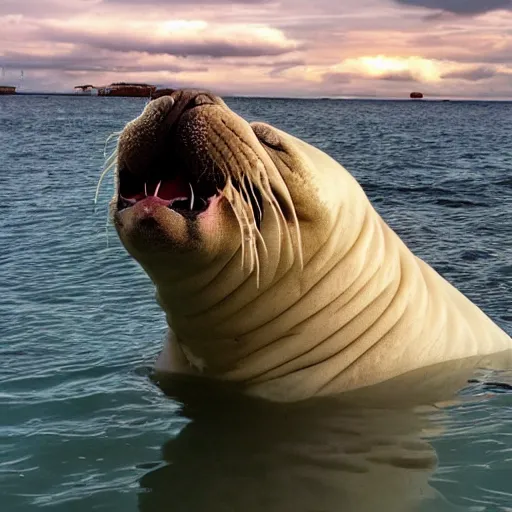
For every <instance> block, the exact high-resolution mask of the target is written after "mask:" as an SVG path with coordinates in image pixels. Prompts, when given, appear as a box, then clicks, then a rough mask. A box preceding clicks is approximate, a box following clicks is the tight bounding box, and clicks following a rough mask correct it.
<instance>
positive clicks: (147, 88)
mask: <svg viewBox="0 0 512 512" xmlns="http://www.w3.org/2000/svg"><path fill="white" fill-rule="evenodd" d="M156 89H157V88H156V85H150V84H136V83H127V82H115V83H112V84H110V85H107V86H104V87H95V86H94V85H91V84H86V85H77V86H76V87H75V93H76V94H80V95H88V96H123V97H138V98H149V97H151V96H152V95H153V93H154V92H155V91H156Z"/></svg>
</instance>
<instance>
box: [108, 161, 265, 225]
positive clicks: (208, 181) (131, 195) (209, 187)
mask: <svg viewBox="0 0 512 512" xmlns="http://www.w3.org/2000/svg"><path fill="white" fill-rule="evenodd" d="M186 174H187V173H182V174H176V175H175V176H173V177H164V176H160V177H158V175H157V177H155V176H152V177H151V178H150V179H148V180H144V179H143V178H141V177H139V176H136V175H135V174H133V173H131V172H130V171H129V170H127V169H125V168H121V169H119V174H118V176H119V194H118V201H117V210H118V211H122V210H125V209H126V208H130V207H132V206H134V205H135V204H137V203H138V202H139V201H143V200H144V199H146V198H148V197H151V196H152V197H154V198H156V199H157V200H159V201H160V202H161V204H162V205H165V206H167V207H168V208H169V209H171V210H174V211H176V212H177V213H179V214H180V215H182V216H183V217H187V218H195V217H196V216H197V215H199V214H200V213H202V212H204V211H206V210H207V209H208V206H209V205H210V203H211V202H212V201H213V200H214V199H215V198H216V197H218V196H220V195H221V194H222V189H223V187H224V185H225V180H224V179H223V178H222V176H221V175H219V174H214V173H209V174H208V175H207V176H204V175H203V177H202V178H201V179H199V180H196V179H194V178H193V176H191V175H189V176H187V175H186ZM187 178H188V179H187ZM246 179H247V178H246ZM223 181H224V183H223ZM233 186H234V188H235V189H236V190H238V192H240V194H241V196H242V197H244V199H245V200H246V201H247V202H248V203H249V204H250V205H251V208H252V211H253V212H254V216H255V222H256V226H257V227H258V229H259V227H260V225H261V220H262V213H263V199H262V196H261V193H260V191H259V190H258V188H257V187H255V186H254V185H253V186H252V191H253V194H249V195H248V196H247V195H246V193H245V191H244V188H243V187H240V184H239V183H237V182H236V181H233ZM246 187H247V185H246ZM245 190H247V188H245Z"/></svg>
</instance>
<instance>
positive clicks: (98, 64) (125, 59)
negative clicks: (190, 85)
mask: <svg viewBox="0 0 512 512" xmlns="http://www.w3.org/2000/svg"><path fill="white" fill-rule="evenodd" d="M0 63H1V64H2V66H4V67H6V68H11V69H24V70H48V71H54V70H60V71H87V72H91V73H100V72H106V71H114V72H117V73H131V72H137V73H144V72H152V71H163V72H166V73H169V72H172V73H182V72H197V71H207V70H208V67H207V66H204V65H203V66H199V65H179V64H177V63H176V62H168V61H167V60H166V59H162V60H161V61H160V62H158V61H157V62H144V61H143V60H142V61H140V60H137V59H136V58H135V59H134V56H133V55H112V54H110V53H109V52H104V53H103V54H97V53H96V54H91V51H90V48H79V49H75V50H73V51H71V52H68V53H65V54H61V55H55V54H51V55H41V54H40V55H37V54H33V53H22V52H6V53H5V54H4V55H3V56H2V57H1V59H0Z"/></svg>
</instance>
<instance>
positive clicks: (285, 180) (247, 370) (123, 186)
mask: <svg viewBox="0 0 512 512" xmlns="http://www.w3.org/2000/svg"><path fill="white" fill-rule="evenodd" d="M318 122H321V119H319V120H318ZM115 162H116V176H117V178H116V192H115V195H114V197H113V199H112V202H111V212H112V217H113V219H114V223H115V226H116V229H117V232H118V234H119V237H120V239H121V241H122V243H123V245H124V246H125V248H126V250H127V251H128V252H129V254H130V255H131V256H132V257H133V258H135V259H136V260H137V261H138V262H139V264H140V265H141V266H142V267H143V268H144V270H145V271H146V272H147V274H148V276H149V277H150V278H151V280H152V281H153V283H154V285H155V288H156V294H157V300H158V302H159V304H160V305H161V307H162V309H163V311H164V312H165V315H166V318H167V322H168V324H169V335H168V339H167V341H166V343H165V346H164V349H163V351H162V354H161V355H160V357H159V360H158V361H157V365H156V368H157V370H158V371H159V372H161V373H162V374H169V373H171V374H172V373H185V374H192V375H193V374H197V375H202V376H204V377H208V378H213V379H216V380H220V381H228V382H232V383H235V384H237V385H238V386H240V387H241V388H242V389H243V390H244V391H246V392H247V393H249V394H253V395H257V396H260V397H264V398H268V399H271V400H277V401H287V402H288V401H295V400H302V399H305V398H309V397H313V396H317V397H318V396H324V395H332V394H336V393H339V392H342V391H350V390H356V389H359V388H364V387H366V386H370V385H374V384H377V383H379V382H383V381H386V380H388V379H391V378H393V377H396V376H399V375H402V374H405V373H407V372H410V371H413V370H417V369H420V368H424V367H429V366H431V365H435V364H438V363H442V362H446V361H456V360H460V359H464V358H470V357H471V358H473V359H474V358H476V359H477V363H475V364H477V365H478V366H485V365H486V364H488V359H489V356H491V355H493V354H496V353H503V354H505V353H507V354H508V351H510V350H511V349H512V340H511V339H510V337H509V336H508V335H507V334H506V333H505V332H504V331H503V330H502V329H500V328H499V327H498V326H497V325H496V324H495V323H494V322H493V321H492V320H491V319H490V318H489V317H488V316H486V315H485V314H484V313H483V312H482V311H481V310H480V309H479V308H478V307H477V306H476V305H474V304H472V303H471V302H470V301H469V300H468V299H467V298H466V297H465V296H464V295H463V294H461V293H460V292H459V291H457V290H456V289H455V288H454V287H453V286H452V285H451V284H450V283H448V282H447V281H446V280H445V279H443V278H442V277H441V276H440V275H439V274H437V273H436V272H435V271H434V270H433V269H432V268H431V267H430V266H428V265H427V264H426V263H425V262H423V261H422V260H420V259H419V258H417V257H415V256H414V255H413V254H412V252H411V251H410V250H409V249H408V248H407V247H406V246H405V245H404V243H403V242H402V241H401V240H400V238H399V237H398V236H397V235H396V234H395V233H394V232H393V231H392V230H391V229H390V228H389V227H388V226H387V224H386V223H385V222H384V221H383V220H382V218H381V217H380V216H379V215H378V214H377V212H376V211H375V210H374V208H373V207H372V205H371V204H370V202H369V200H368V198H367V197H366V195H365V193H364V191H363V190H362V188H361V187H360V186H359V185H358V183H357V182H356V181H355V179H354V178H353V177H352V176H351V175H350V174H349V173H348V172H347V171H346V170H345V169H344V168H343V167H342V166H341V165H340V164H339V163H337V162H336V161H334V160H333V159H332V158H330V157H329V156H328V155H327V154H325V153H323V152H322V151H320V150H318V149H316V148H314V147H313V146H311V145H309V144H307V143H305V142H304V141H302V140H300V139H298V138H296V137H293V136H292V135H289V134H287V133H285V132H283V131H281V130H278V129H276V128H274V127H272V126H270V125H268V124H265V123H252V124H249V123H248V122H247V121H245V120H244V119H243V118H241V117H240V116H238V115H237V114H236V113H234V112H233V111H232V110H230V109H229V108H228V107H227V106H226V104H225V103H224V102H223V101H222V100H221V99H220V98H218V97H216V96H213V95H211V94H209V93H207V92H200V91H190V90H180V91H175V92H173V93H172V95H170V96H164V97H161V98H159V99H157V100H154V101H152V102H150V103H149V104H148V105H147V107H146V109H145V110H144V112H143V113H142V114H141V116H139V117H138V118H137V119H135V120H133V121H131V122H130V123H128V124H127V126H126V127H125V129H124V130H123V132H122V133H121V135H120V137H119V141H118V149H117V153H116V160H115ZM500 361H501V362H502V363H503V364H504V365H505V364H507V365H508V364H509V363H508V361H509V360H508V358H507V357H506V356H505V355H504V356H502V357H501V356H500Z"/></svg>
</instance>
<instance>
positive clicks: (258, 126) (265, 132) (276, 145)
mask: <svg viewBox="0 0 512 512" xmlns="http://www.w3.org/2000/svg"><path fill="white" fill-rule="evenodd" d="M252 130H253V132H254V134H255V135H256V137H258V140H259V141H260V142H261V143H263V144H265V145H266V146H268V147H269V148H271V149H275V150H276V151H282V150H283V147H282V145H281V140H280V139H279V137H278V135H277V134H276V133H275V131H274V130H272V128H270V126H268V125H266V124H263V123H253V124H252Z"/></svg>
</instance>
